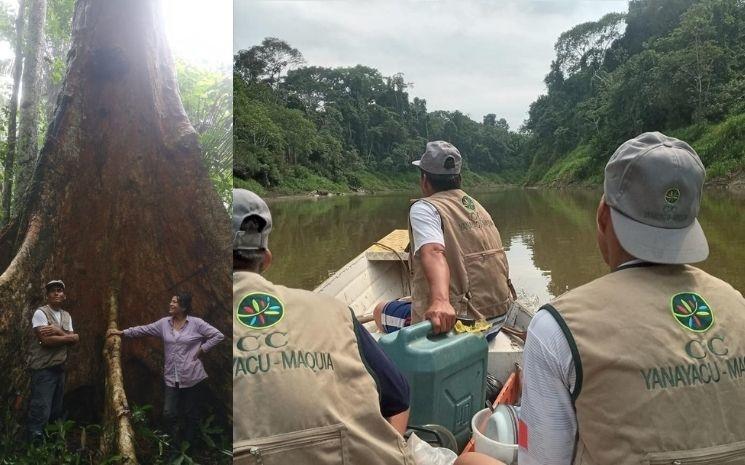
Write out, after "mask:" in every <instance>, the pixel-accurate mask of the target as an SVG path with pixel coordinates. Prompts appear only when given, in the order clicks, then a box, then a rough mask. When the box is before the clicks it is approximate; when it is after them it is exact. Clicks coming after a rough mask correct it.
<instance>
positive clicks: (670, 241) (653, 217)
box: [604, 132, 709, 264]
mask: <svg viewBox="0 0 745 465" xmlns="http://www.w3.org/2000/svg"><path fill="white" fill-rule="evenodd" d="M705 176H706V170H705V169H704V165H703V163H701V159H700V158H699V157H698V155H697V154H696V152H695V151H694V150H693V149H692V148H691V146H690V145H688V144H686V143H685V142H683V141H681V140H678V139H675V138H673V137H668V136H666V135H664V134H661V133H659V132H645V133H644V134H642V135H640V136H638V137H636V138H634V139H630V140H627V141H626V142H624V143H623V144H622V145H621V146H620V147H618V149H617V150H616V152H615V153H614V154H613V156H612V157H611V158H610V160H609V161H608V164H607V165H606V166H605V183H604V189H605V203H606V204H608V206H610V207H611V221H612V222H613V229H614V230H615V232H616V236H617V237H618V241H619V242H620V243H621V245H622V246H623V248H624V249H625V250H626V251H627V252H629V253H630V254H631V255H633V256H635V257H636V258H640V259H642V260H646V261H649V262H654V263H669V264H680V263H696V262H700V261H703V260H705V259H706V257H708V256H709V244H708V243H707V242H706V237H705V236H704V231H703V230H702V229H701V225H700V224H699V222H698V220H697V219H696V216H697V215H698V211H699V207H700V205H701V191H702V189H703V185H704V177H705Z"/></svg>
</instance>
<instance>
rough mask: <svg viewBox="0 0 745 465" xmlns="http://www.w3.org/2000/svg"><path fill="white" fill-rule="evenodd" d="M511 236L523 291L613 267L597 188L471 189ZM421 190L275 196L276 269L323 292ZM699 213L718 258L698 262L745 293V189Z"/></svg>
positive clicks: (516, 278) (290, 281)
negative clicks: (600, 231) (598, 222)
mask: <svg viewBox="0 0 745 465" xmlns="http://www.w3.org/2000/svg"><path fill="white" fill-rule="evenodd" d="M470 194H471V195H473V197H475V198H476V199H477V200H478V201H479V202H481V204H482V205H483V206H484V207H485V208H486V209H487V210H488V211H489V213H490V214H491V215H492V218H493V219H494V222H495V223H496V225H497V227H498V228H499V231H500V233H501V235H502V242H503V243H504V247H505V249H506V252H507V257H508V260H509V264H510V275H511V277H512V281H513V283H514V284H515V287H516V288H517V289H518V292H520V293H522V294H525V295H527V296H530V297H532V298H533V299H535V300H537V301H539V302H545V301H547V300H549V299H550V298H551V297H553V296H556V295H559V294H561V293H562V292H564V291H566V290H568V289H572V288H574V287H577V286H579V285H581V284H584V283H586V282H588V281H590V280H592V279H594V278H597V277H599V276H602V275H603V274H605V273H607V271H608V269H607V266H606V265H605V263H604V262H603V260H602V258H601V256H600V253H599V252H598V249H597V246H596V242H595V210H596V208H597V205H598V200H599V198H600V195H601V192H600V191H596V190H579V189H577V190H537V189H507V190H501V191H492V192H478V191H474V192H470ZM416 196H417V194H416V193H415V192H412V193H408V194H407V193H397V194H389V195H368V196H343V197H331V198H318V199H313V198H307V199H306V198H300V199H277V200H271V201H270V202H269V208H270V209H271V211H272V215H273V217H274V229H273V231H272V234H271V236H270V240H269V248H270V249H271V250H272V252H273V254H274V263H273V264H272V267H271V268H270V269H269V271H268V272H267V274H266V276H267V278H268V279H270V280H271V281H273V282H276V283H278V284H284V285H286V286H291V287H300V288H304V289H313V288H314V287H315V286H317V285H318V284H320V283H321V282H322V281H323V280H324V279H326V277H328V275H329V274H330V273H333V272H334V271H336V270H337V269H339V268H340V267H341V266H343V265H344V264H345V263H347V262H348V261H349V260H350V259H352V258H353V257H354V256H356V255H358V254H359V253H361V252H362V251H364V250H365V249H366V248H367V247H369V246H370V245H371V244H372V243H373V242H375V241H377V240H378V239H380V238H381V237H383V236H385V235H386V234H388V233H389V232H390V231H391V230H393V229H405V228H406V227H407V226H406V217H407V213H408V206H409V201H410V199H411V198H414V197H416ZM699 220H700V222H701V224H702V226H703V228H704V231H705V233H706V236H707V238H708V240H709V247H710V254H709V258H708V259H707V260H706V261H705V262H702V263H700V264H698V265H697V266H699V267H700V268H702V269H704V270H706V271H708V272H709V273H712V274H714V275H715V276H717V277H719V278H721V279H724V280H725V281H727V282H729V283H730V284H732V285H733V286H734V287H735V288H737V289H738V290H739V291H740V292H743V291H745V196H738V195H733V194H730V193H726V192H721V191H715V190H709V191H706V192H705V193H704V202H703V205H702V208H701V212H700V214H699Z"/></svg>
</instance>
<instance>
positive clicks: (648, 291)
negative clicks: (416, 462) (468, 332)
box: [519, 132, 745, 465]
mask: <svg viewBox="0 0 745 465" xmlns="http://www.w3.org/2000/svg"><path fill="white" fill-rule="evenodd" d="M704 177H705V170H704V166H703V164H702V163H701V160H700V159H699V157H698V155H697V154H696V152H695V151H694V150H693V149H692V148H691V147H690V146H689V145H688V144H686V143H685V142H683V141H680V140H678V139H675V138H672V137H667V136H665V135H663V134H661V133H659V132H651V133H644V134H641V135H640V136H638V137H636V138H634V139H631V140H629V141H626V142H625V143H624V144H622V145H621V146H620V147H619V148H618V149H617V150H616V152H615V153H614V154H613V156H612V157H611V158H610V160H609V161H608V163H607V165H606V167H605V181H604V194H603V196H602V197H601V199H600V204H599V206H598V209H597V242H598V247H599V249H600V252H601V255H602V257H603V260H604V261H605V262H606V263H607V264H608V266H609V269H610V273H609V274H607V275H605V276H603V277H601V278H599V279H596V280H595V281H592V282H590V283H588V284H586V285H584V286H581V287H578V288H576V289H573V290H571V291H569V292H567V293H565V294H563V295H561V296H559V297H557V298H556V299H554V300H553V301H552V302H551V303H550V304H548V305H545V306H543V307H542V309H541V310H540V311H539V312H537V313H536V315H535V317H534V318H533V321H532V322H531V324H530V327H529V329H528V336H527V342H526V345H525V352H524V373H523V375H524V376H523V385H522V408H521V412H520V417H521V418H520V422H521V428H520V430H521V434H520V441H519V442H520V449H519V462H520V465H532V464H541V465H548V464H557V465H558V464H564V465H568V464H618V465H625V464H629V465H630V464H640V463H641V464H687V463H691V464H692V463H696V464H725V463H726V464H743V463H745V421H743V420H742V413H743V412H745V338H743V337H742V335H743V334H745V299H743V297H742V295H741V294H740V292H738V291H737V290H735V289H733V288H732V286H730V285H729V284H727V283H726V282H724V281H722V280H719V279H717V278H715V277H713V276H711V275H709V274H707V273H705V272H704V271H701V270H700V269H698V268H696V267H693V266H691V265H690V263H697V262H700V261H703V260H705V259H706V257H707V256H708V254H709V248H708V244H707V241H706V238H705V236H704V233H703V230H702V228H701V226H700V224H699V222H698V220H697V218H696V217H697V214H698V212H699V208H700V202H701V195H702V188H703V183H704Z"/></svg>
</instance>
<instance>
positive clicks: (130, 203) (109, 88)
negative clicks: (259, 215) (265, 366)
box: [0, 0, 232, 420]
mask: <svg viewBox="0 0 745 465" xmlns="http://www.w3.org/2000/svg"><path fill="white" fill-rule="evenodd" d="M229 244H230V233H229V226H228V217H227V212H226V211H225V208H224V206H223V205H222V204H221V202H220V200H219V199H218V197H217V195H216V193H215V191H214V189H213V187H212V185H211V184H210V181H209V177H208V173H207V171H206V169H205V167H204V166H203V164H202V160H201V157H200V149H199V145H198V141H197V135H196V133H195V131H194V129H193V128H192V126H191V125H190V124H189V121H188V120H187V118H186V115H185V113H184V110H183V107H182V105H181V101H180V98H179V94H178V87H177V83H176V79H175V72H174V65H173V60H172V57H171V55H170V51H169V49H168V46H167V43H166V40H165V36H164V33H163V30H162V18H161V13H160V8H159V5H158V3H157V2H156V1H153V0H105V1H102V0H78V2H77V4H76V8H75V17H74V22H73V39H72V49H71V51H70V54H69V59H68V71H67V75H66V77H65V82H64V84H63V87H62V90H61V92H60V95H59V98H58V104H57V110H56V112H55V117H54V119H53V121H51V123H50V125H49V129H48V130H47V137H46V141H45V143H44V146H43V148H42V150H41V153H40V155H39V160H38V163H37V164H36V168H35V171H34V173H33V178H32V182H31V184H30V186H29V189H28V194H27V197H26V201H25V203H24V204H23V206H22V208H21V209H20V210H19V213H18V215H16V216H15V217H14V220H13V222H11V224H9V225H8V227H6V228H5V229H4V230H3V231H2V234H1V235H0V270H3V269H4V270H5V271H4V272H3V273H2V274H1V275H0V373H2V375H0V376H2V377H3V378H4V379H3V381H5V382H3V383H0V400H1V399H2V398H4V397H7V396H8V395H12V394H13V393H14V392H15V391H16V390H21V391H23V390H24V389H26V387H27V384H28V375H27V372H26V370H25V366H24V365H23V363H22V357H19V356H18V355H19V348H20V347H25V344H26V343H27V340H28V338H29V337H30V315H29V312H28V309H31V308H34V307H35V306H37V305H38V304H39V303H40V301H41V300H42V298H43V290H42V288H43V283H45V282H47V281H49V280H50V279H53V278H58V279H63V280H64V281H65V284H66V285H67V295H68V300H67V301H66V303H65V307H66V308H67V309H68V310H69V311H70V313H71V315H72V318H73V326H74V328H75V331H76V332H77V333H79V334H80V343H79V344H78V345H77V346H73V347H71V350H70V357H69V359H68V363H67V386H66V391H67V394H66V397H65V402H66V405H67V407H66V409H67V410H71V409H75V411H71V412H70V413H71V414H77V416H80V412H81V410H82V409H83V408H84V406H93V407H95V410H96V412H98V415H99V416H97V417H95V418H94V419H95V420H100V412H101V411H102V410H103V405H104V398H105V397H106V394H105V392H106V389H105V388H104V379H105V377H106V370H105V363H104V360H103V349H104V343H105V332H106V329H107V327H108V325H109V321H108V320H109V318H108V316H109V311H110V309H111V304H110V302H111V298H112V297H111V296H112V294H113V293H114V292H115V291H116V292H115V295H116V296H117V297H116V307H117V308H118V320H119V321H118V327H119V328H126V327H128V326H134V325H139V324H145V323H150V322H152V321H154V320H157V319H159V318H161V317H163V316H166V313H167V306H168V302H169V301H170V298H171V296H172V295H173V294H174V293H175V292H176V291H177V290H185V291H188V292H191V293H192V295H193V308H194V310H193V313H194V314H195V315H196V316H199V317H202V318H204V319H205V320H207V321H208V322H210V323H211V324H213V325H214V326H215V327H217V328H218V329H219V330H220V331H222V332H223V333H224V334H226V335H227V334H231V332H230V330H231V327H232V319H231V316H230V315H231V313H230V307H231V303H230V302H231V290H230V289H231V286H230V282H231V278H230V263H231V261H230V256H229V250H230V248H229ZM9 250H10V251H16V252H15V254H13V253H10V254H8V253H6V252H7V251H9ZM122 346H123V353H122V357H121V366H122V369H123V373H124V386H125V388H126V391H127V397H128V398H129V402H130V404H131V403H139V404H142V403H150V404H155V405H156V407H157V406H159V405H160V402H161V400H160V399H162V386H163V381H162V365H163V349H162V345H161V342H160V341H159V340H157V339H155V338H148V339H137V340H126V339H125V340H124V341H122ZM230 350H231V349H230V344H228V343H225V342H223V343H222V344H220V345H218V346H217V347H216V349H215V350H214V351H211V352H210V353H209V354H207V355H206V356H205V357H204V360H205V364H206V368H207V371H208V373H209V374H210V376H211V379H210V380H208V382H207V385H208V387H209V397H210V399H209V400H211V404H212V405H213V406H214V407H215V408H216V409H217V410H218V412H217V413H218V415H219V417H220V418H223V419H225V418H229V417H230V410H231V405H232V396H231V386H232V382H231V377H230V358H229V354H230ZM110 366H111V365H110ZM112 400H113V401H114V402H113V404H112V405H114V407H115V408H116V405H115V404H116V401H115V399H112Z"/></svg>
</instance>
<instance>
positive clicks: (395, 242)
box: [365, 229, 409, 261]
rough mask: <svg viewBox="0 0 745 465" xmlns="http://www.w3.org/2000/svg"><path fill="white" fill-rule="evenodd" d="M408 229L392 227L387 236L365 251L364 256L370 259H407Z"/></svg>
mask: <svg viewBox="0 0 745 465" xmlns="http://www.w3.org/2000/svg"><path fill="white" fill-rule="evenodd" d="M408 248H409V231H407V230H406V229H394V230H393V231H391V232H390V233H389V234H388V235H387V236H385V237H384V238H382V239H380V240H379V241H378V242H376V243H374V244H373V245H371V246H370V247H369V248H368V249H367V250H366V251H365V258H367V259H368V260H372V261H385V260H401V261H408V260H409V252H408Z"/></svg>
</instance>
